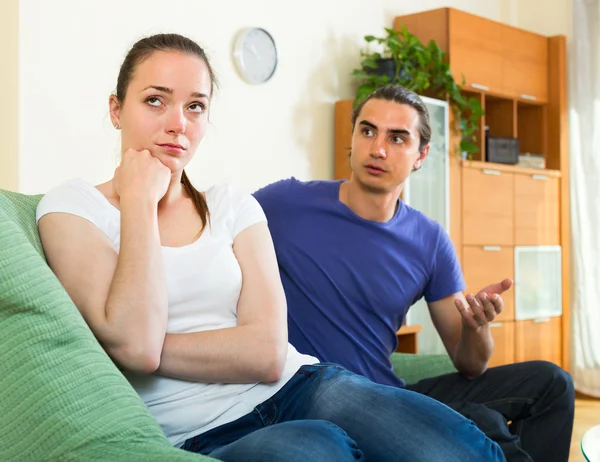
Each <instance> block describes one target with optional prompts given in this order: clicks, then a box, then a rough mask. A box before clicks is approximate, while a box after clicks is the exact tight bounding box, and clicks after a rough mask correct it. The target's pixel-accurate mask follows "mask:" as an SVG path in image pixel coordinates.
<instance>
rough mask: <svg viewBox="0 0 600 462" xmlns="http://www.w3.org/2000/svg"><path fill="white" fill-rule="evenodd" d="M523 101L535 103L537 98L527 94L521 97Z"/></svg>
mask: <svg viewBox="0 0 600 462" xmlns="http://www.w3.org/2000/svg"><path fill="white" fill-rule="evenodd" d="M520 98H521V99H528V100H529V101H535V100H536V99H537V98H536V97H535V96H533V95H526V94H522V95H520Z"/></svg>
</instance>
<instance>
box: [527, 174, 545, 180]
mask: <svg viewBox="0 0 600 462" xmlns="http://www.w3.org/2000/svg"><path fill="white" fill-rule="evenodd" d="M531 178H532V179H534V180H542V181H543V180H547V179H548V175H535V174H534V175H531Z"/></svg>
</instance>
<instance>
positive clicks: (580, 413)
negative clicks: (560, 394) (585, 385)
mask: <svg viewBox="0 0 600 462" xmlns="http://www.w3.org/2000/svg"><path fill="white" fill-rule="evenodd" d="M595 425H600V399H594V398H589V397H587V396H583V395H579V394H578V395H577V397H576V399H575V424H574V426H573V438H572V440H571V455H570V457H569V462H584V461H585V458H584V457H583V455H582V454H581V449H580V447H579V445H580V444H581V438H582V437H583V434H584V433H585V432H586V431H587V430H589V429H590V428H592V427H594V426H595Z"/></svg>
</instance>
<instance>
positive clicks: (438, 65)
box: [352, 27, 483, 159]
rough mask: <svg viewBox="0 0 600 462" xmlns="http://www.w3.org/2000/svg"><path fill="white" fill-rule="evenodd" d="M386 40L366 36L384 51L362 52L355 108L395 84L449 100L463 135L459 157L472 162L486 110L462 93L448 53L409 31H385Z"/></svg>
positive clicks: (368, 40) (476, 101) (354, 74)
mask: <svg viewBox="0 0 600 462" xmlns="http://www.w3.org/2000/svg"><path fill="white" fill-rule="evenodd" d="M385 32H386V35H385V36H384V37H375V36H372V35H367V36H365V38H364V39H365V41H366V42H367V43H368V44H371V43H377V44H379V46H380V47H381V51H378V52H374V51H366V52H365V51H362V52H361V57H362V60H361V63H360V68H358V69H354V70H353V71H352V75H353V76H354V77H355V78H356V79H358V81H359V86H358V89H357V92H356V97H355V100H354V104H355V105H357V104H359V103H360V102H361V101H362V100H363V99H364V98H366V97H367V95H369V94H370V93H371V92H373V91H374V90H375V89H377V88H378V87H381V86H383V85H386V84H388V83H393V84H397V85H401V86H403V87H405V88H408V89H409V90H412V91H414V92H415V93H418V94H422V95H426V96H431V97H434V98H439V99H447V100H448V103H449V104H450V107H451V108H452V110H453V113H454V116H455V117H454V121H455V123H456V125H455V127H454V128H455V129H457V130H459V131H460V133H461V138H460V146H459V153H465V154H466V156H467V157H468V158H469V159H470V158H472V155H473V154H474V153H476V152H478V151H479V148H478V146H477V144H476V133H477V130H478V129H479V120H480V117H481V116H482V115H483V109H482V107H481V104H480V103H479V101H478V100H477V99H476V98H474V97H467V96H465V94H464V93H463V92H461V86H462V85H464V79H463V82H461V84H460V85H459V84H458V83H457V82H456V81H455V79H454V77H453V76H452V73H451V72H450V65H449V63H448V60H447V59H446V55H445V53H444V52H443V51H442V50H441V49H440V47H439V46H438V45H437V43H435V42H434V41H433V40H432V41H430V42H429V44H428V45H424V44H423V43H422V42H421V41H420V40H419V39H418V38H417V37H415V36H414V35H412V34H411V33H410V32H408V30H407V29H406V27H403V28H402V30H401V31H396V30H393V29H389V28H385Z"/></svg>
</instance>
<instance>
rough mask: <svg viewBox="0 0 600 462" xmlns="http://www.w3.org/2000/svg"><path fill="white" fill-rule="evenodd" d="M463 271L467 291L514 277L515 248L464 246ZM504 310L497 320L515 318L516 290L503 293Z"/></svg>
mask: <svg viewBox="0 0 600 462" xmlns="http://www.w3.org/2000/svg"><path fill="white" fill-rule="evenodd" d="M463 272H464V277H465V282H466V284H467V293H473V294H476V293H477V291H478V290H480V289H483V288H484V287H485V286H487V285H489V284H490V283H492V282H496V281H501V280H503V279H504V278H511V279H514V250H513V248H512V247H500V246H478V247H475V246H473V247H470V246H465V247H463ZM502 299H503V300H504V310H503V311H502V313H500V315H499V316H498V317H497V318H496V321H497V322H502V321H512V320H514V319H515V304H514V290H513V289H511V290H509V291H508V292H506V293H504V294H502Z"/></svg>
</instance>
